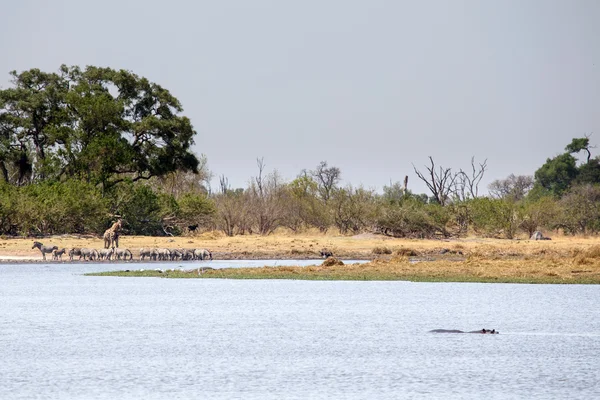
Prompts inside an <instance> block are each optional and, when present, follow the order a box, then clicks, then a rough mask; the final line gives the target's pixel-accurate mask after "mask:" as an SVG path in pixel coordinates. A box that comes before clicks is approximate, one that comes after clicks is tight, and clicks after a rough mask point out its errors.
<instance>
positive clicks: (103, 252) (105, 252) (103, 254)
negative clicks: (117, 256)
mask: <svg viewBox="0 0 600 400" xmlns="http://www.w3.org/2000/svg"><path fill="white" fill-rule="evenodd" d="M114 252H115V250H114V247H113V248H111V249H100V250H99V251H98V256H99V258H100V259H101V260H108V261H110V259H111V257H112V256H113V254H114Z"/></svg>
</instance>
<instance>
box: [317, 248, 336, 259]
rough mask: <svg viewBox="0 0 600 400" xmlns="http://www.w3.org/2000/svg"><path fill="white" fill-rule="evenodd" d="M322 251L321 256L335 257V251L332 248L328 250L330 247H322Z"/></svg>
mask: <svg viewBox="0 0 600 400" xmlns="http://www.w3.org/2000/svg"><path fill="white" fill-rule="evenodd" d="M320 253H321V257H323V258H327V257H333V252H332V251H331V250H328V249H322V250H321V251H320Z"/></svg>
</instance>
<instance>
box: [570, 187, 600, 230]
mask: <svg viewBox="0 0 600 400" xmlns="http://www.w3.org/2000/svg"><path fill="white" fill-rule="evenodd" d="M560 204H561V206H562V213H561V222H560V226H561V227H562V228H563V229H565V231H566V232H568V233H572V234H575V233H583V234H586V233H592V232H593V233H595V232H599V231H600V185H590V184H587V185H577V186H573V187H572V188H571V190H569V192H568V193H566V194H565V195H564V196H563V197H562V198H561V199H560Z"/></svg>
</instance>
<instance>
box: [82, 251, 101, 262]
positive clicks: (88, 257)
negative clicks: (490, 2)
mask: <svg viewBox="0 0 600 400" xmlns="http://www.w3.org/2000/svg"><path fill="white" fill-rule="evenodd" d="M81 256H82V257H83V261H93V260H97V259H98V250H96V249H87V248H82V249H81Z"/></svg>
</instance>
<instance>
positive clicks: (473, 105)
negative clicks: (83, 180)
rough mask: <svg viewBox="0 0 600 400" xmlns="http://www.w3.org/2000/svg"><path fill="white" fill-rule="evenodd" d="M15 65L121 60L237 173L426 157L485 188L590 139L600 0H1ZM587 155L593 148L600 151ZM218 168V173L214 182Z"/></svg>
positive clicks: (400, 171) (6, 47) (2, 67)
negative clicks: (168, 99) (481, 172)
mask: <svg viewBox="0 0 600 400" xmlns="http://www.w3.org/2000/svg"><path fill="white" fill-rule="evenodd" d="M1 21H2V23H1V24H0V35H1V37H2V41H1V42H0V50H1V52H0V87H3V88H5V87H7V86H9V78H10V77H9V75H8V72H9V71H10V70H14V69H16V70H17V71H21V70H25V69H29V68H34V67H35V68H40V69H42V70H44V71H56V70H57V69H58V67H59V66H60V65H61V64H63V63H64V64H68V65H80V66H85V65H96V66H108V67H112V68H117V69H121V68H122V69H127V70H131V71H133V72H135V73H136V74H138V75H141V76H145V77H147V78H148V79H150V80H151V81H153V82H156V83H158V84H160V85H162V86H164V87H165V88H167V89H169V90H170V91H171V93H172V94H173V95H175V96H176V97H177V98H178V99H179V100H180V101H181V102H182V104H183V107H184V109H185V112H184V113H185V115H187V116H189V117H190V118H191V120H192V122H193V124H194V127H195V129H196V131H197V132H198V136H197V137H196V145H195V148H194V150H195V151H196V152H198V153H204V154H206V155H207V157H208V161H209V165H210V168H211V170H212V171H213V172H214V173H215V174H216V175H221V174H224V175H225V176H227V177H228V178H229V181H230V183H231V184H232V186H235V187H239V186H245V185H246V182H247V181H248V180H249V178H250V176H252V175H255V174H256V170H257V169H256V158H257V157H264V160H265V164H266V169H267V170H272V169H277V170H278V171H279V172H280V173H281V174H282V175H283V177H285V178H286V179H293V178H294V177H295V176H296V175H297V174H298V173H299V172H300V170H301V169H303V168H306V169H312V168H314V167H315V166H316V165H317V164H318V163H319V162H320V161H322V160H326V161H328V162H329V164H330V165H335V166H338V167H340V168H341V170H342V177H343V179H344V183H352V184H353V185H359V184H363V185H364V186H366V187H371V188H375V189H377V190H378V191H380V190H381V188H382V186H383V185H385V184H388V183H389V182H390V179H391V180H393V181H401V180H402V179H403V177H404V175H409V177H410V178H409V179H410V181H409V188H411V189H412V190H413V191H416V192H424V191H425V186H424V185H423V184H421V183H420V182H418V181H417V178H416V176H415V174H414V172H413V169H412V163H414V164H415V165H417V166H418V167H422V166H423V165H424V164H426V163H427V162H428V159H427V157H428V156H430V155H431V156H433V157H434V159H435V160H436V161H438V162H439V163H441V164H443V165H444V166H448V167H453V168H455V169H458V168H460V167H462V168H468V167H469V165H470V158H471V156H475V157H476V160H483V159H485V158H487V159H488V165H489V169H488V172H487V174H486V178H485V179H484V185H483V186H484V187H485V186H487V184H488V183H489V182H491V181H492V180H494V179H497V178H504V177H506V176H507V175H509V174H510V173H515V174H533V172H534V171H535V170H536V169H537V168H538V167H539V166H541V165H542V164H543V163H544V162H545V160H546V158H547V157H551V156H554V155H556V154H558V153H559V152H561V151H562V150H563V148H564V147H565V145H566V144H568V143H569V142H570V140H571V138H573V137H581V136H583V135H584V134H590V133H593V135H592V138H591V140H592V142H593V143H594V144H600V108H599V107H600V41H599V38H600V23H599V21H600V1H597V0H589V1H583V0H580V1H577V0H575V1H573V0H564V1H552V0H540V1H532V0H516V1H509V0H497V1H483V0H482V1H454V0H453V1H450V0H448V1H443V0H440V1H422V0H414V1H400V0H396V1H391V0H390V1H384V0H361V1H358V0H329V1H328V0H318V1H316V0H302V1H300V0H298V1H285V0H239V1H233V0H214V1H192V0H190V1H174V0H171V1H156V0H147V1H128V0H119V1H114V0H105V1H83V0H70V1H60V0H55V1H43V0H38V1H26V0H21V1H10V2H5V3H4V4H3V5H2V15H1ZM595 154H600V150H596V153H595ZM216 182H217V181H216V180H215V181H214V183H215V184H216Z"/></svg>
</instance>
